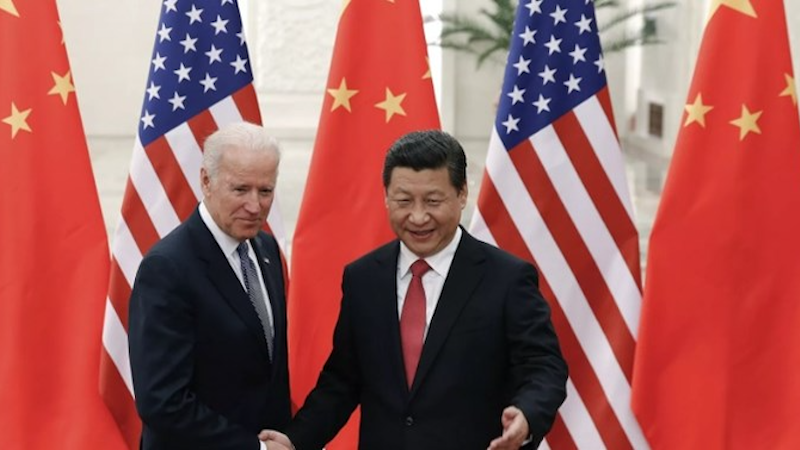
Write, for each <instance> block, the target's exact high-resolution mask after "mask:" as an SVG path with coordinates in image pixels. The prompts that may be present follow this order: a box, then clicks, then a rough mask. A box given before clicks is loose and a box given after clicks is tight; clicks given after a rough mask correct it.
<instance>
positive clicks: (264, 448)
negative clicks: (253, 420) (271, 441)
mask: <svg viewBox="0 0 800 450" xmlns="http://www.w3.org/2000/svg"><path fill="white" fill-rule="evenodd" d="M258 445H260V447H259V450H267V443H266V442H264V441H258Z"/></svg>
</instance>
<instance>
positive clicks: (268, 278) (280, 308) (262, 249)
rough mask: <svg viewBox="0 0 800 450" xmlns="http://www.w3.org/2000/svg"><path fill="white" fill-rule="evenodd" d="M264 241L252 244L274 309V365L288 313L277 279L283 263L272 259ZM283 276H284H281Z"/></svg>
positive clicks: (284, 332)
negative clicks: (276, 269)
mask: <svg viewBox="0 0 800 450" xmlns="http://www.w3.org/2000/svg"><path fill="white" fill-rule="evenodd" d="M261 240H262V239H258V238H256V239H252V240H251V241H250V243H251V244H252V246H253V250H254V251H255V254H256V259H257V260H258V266H259V268H260V269H261V274H262V276H263V278H264V286H266V287H267V296H268V297H269V304H270V307H271V308H272V326H273V328H274V330H273V331H274V333H275V338H274V340H273V346H272V347H273V355H272V356H273V363H274V362H275V361H274V358H275V357H276V355H278V351H277V350H278V349H279V348H281V347H280V346H281V345H282V341H281V339H282V336H286V323H285V321H284V320H283V318H284V317H286V311H285V310H284V307H285V302H284V293H283V289H282V287H280V288H279V287H278V282H277V281H278V280H277V279H276V277H277V276H278V275H277V274H276V273H275V271H274V269H273V268H274V267H275V266H276V265H277V267H278V268H279V270H280V271H282V270H283V267H281V262H280V259H279V257H271V256H270V255H269V252H268V251H267V249H266V245H263V246H262V245H260V244H261V243H260V241H261ZM281 276H282V274H281ZM278 366H279V365H278V364H273V370H274V369H275V368H277V367H278Z"/></svg>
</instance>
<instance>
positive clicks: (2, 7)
mask: <svg viewBox="0 0 800 450" xmlns="http://www.w3.org/2000/svg"><path fill="white" fill-rule="evenodd" d="M0 11H5V12H7V13H9V14H11V15H12V16H14V17H19V12H17V8H16V7H15V6H14V0H0Z"/></svg>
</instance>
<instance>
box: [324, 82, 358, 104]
mask: <svg viewBox="0 0 800 450" xmlns="http://www.w3.org/2000/svg"><path fill="white" fill-rule="evenodd" d="M328 94H331V97H333V106H331V112H333V111H336V109H337V108H338V107H340V106H344V109H346V110H347V111H348V112H353V110H352V109H350V99H351V98H352V97H353V96H354V95H356V94H358V91H357V90H355V89H347V80H345V79H344V77H343V78H342V82H341V83H339V88H338V89H328Z"/></svg>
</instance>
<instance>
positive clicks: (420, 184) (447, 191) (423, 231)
mask: <svg viewBox="0 0 800 450" xmlns="http://www.w3.org/2000/svg"><path fill="white" fill-rule="evenodd" d="M466 204H467V187H466V186H464V187H463V189H461V191H459V190H457V189H456V188H455V187H453V185H452V184H450V174H449V173H448V172H447V168H446V167H443V168H441V169H436V170H431V169H425V170H421V171H419V172H417V171H415V170H414V169H411V168H408V167H395V168H394V169H393V170H392V173H391V177H390V179H389V186H388V187H387V188H386V207H387V209H388V210H389V222H390V224H391V226H392V230H394V232H395V234H396V235H397V237H398V238H400V240H401V241H403V243H404V244H406V246H407V247H408V248H409V249H410V250H411V251H412V252H414V254H415V255H417V256H419V257H420V258H424V257H427V256H430V255H433V254H436V253H437V252H439V251H440V250H442V249H443V248H444V247H446V246H447V244H449V243H450V241H451V240H452V239H453V236H454V235H455V233H456V228H458V223H459V221H460V220H461V210H462V209H464V206H465V205H466Z"/></svg>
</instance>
